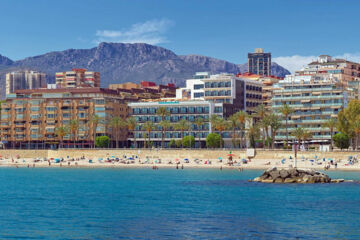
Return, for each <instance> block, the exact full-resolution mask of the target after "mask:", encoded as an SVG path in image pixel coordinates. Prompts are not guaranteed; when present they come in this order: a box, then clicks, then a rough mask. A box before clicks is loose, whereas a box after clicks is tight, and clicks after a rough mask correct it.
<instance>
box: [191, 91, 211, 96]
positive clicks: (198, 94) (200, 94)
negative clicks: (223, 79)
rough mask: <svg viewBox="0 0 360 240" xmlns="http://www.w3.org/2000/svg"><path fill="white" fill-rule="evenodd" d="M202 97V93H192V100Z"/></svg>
mask: <svg viewBox="0 0 360 240" xmlns="http://www.w3.org/2000/svg"><path fill="white" fill-rule="evenodd" d="M207 92H208V91H207ZM203 96H204V93H202V92H197V93H194V98H200V97H203Z"/></svg>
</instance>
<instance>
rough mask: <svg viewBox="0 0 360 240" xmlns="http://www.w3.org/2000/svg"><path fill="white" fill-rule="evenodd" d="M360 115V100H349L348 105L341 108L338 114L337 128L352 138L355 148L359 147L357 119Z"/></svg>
mask: <svg viewBox="0 0 360 240" xmlns="http://www.w3.org/2000/svg"><path fill="white" fill-rule="evenodd" d="M359 117H360V100H352V101H350V102H349V104H348V106H347V107H346V108H344V109H343V110H341V111H340V112H339V114H338V122H337V126H336V128H337V130H338V131H340V132H342V133H344V134H346V135H348V137H349V138H351V139H352V143H353V149H354V150H355V148H356V147H357V146H356V144H357V140H356V138H357V137H358V134H356V132H355V131H356V130H357V121H359Z"/></svg>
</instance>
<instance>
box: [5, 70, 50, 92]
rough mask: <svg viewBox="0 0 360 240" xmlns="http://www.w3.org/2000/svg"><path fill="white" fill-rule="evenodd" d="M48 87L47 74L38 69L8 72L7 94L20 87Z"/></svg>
mask: <svg viewBox="0 0 360 240" xmlns="http://www.w3.org/2000/svg"><path fill="white" fill-rule="evenodd" d="M45 87H46V74H45V73H41V72H37V71H30V70H25V71H18V72H10V73H7V74H6V94H10V93H13V92H15V91H16V90H20V89H37V88H45Z"/></svg>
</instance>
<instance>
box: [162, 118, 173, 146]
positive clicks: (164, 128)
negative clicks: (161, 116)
mask: <svg viewBox="0 0 360 240" xmlns="http://www.w3.org/2000/svg"><path fill="white" fill-rule="evenodd" d="M159 125H160V127H161V147H162V148H164V138H165V134H166V131H167V130H168V129H169V128H170V127H171V122H170V121H168V120H164V121H161V122H160V124H159Z"/></svg>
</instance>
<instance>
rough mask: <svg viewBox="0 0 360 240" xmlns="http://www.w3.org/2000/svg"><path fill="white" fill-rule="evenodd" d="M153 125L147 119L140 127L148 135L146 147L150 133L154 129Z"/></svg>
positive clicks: (148, 144)
mask: <svg viewBox="0 0 360 240" xmlns="http://www.w3.org/2000/svg"><path fill="white" fill-rule="evenodd" d="M154 128H155V125H154V123H153V122H150V121H147V122H145V123H144V125H143V126H142V129H143V130H144V131H145V132H147V135H148V143H147V144H146V145H147V147H150V133H151V132H152V130H154Z"/></svg>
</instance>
